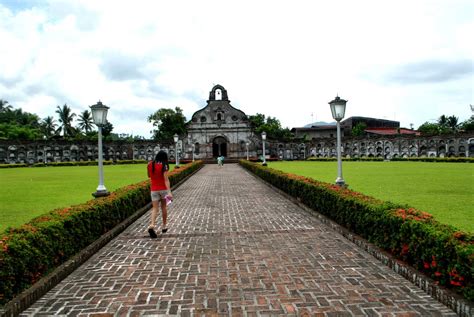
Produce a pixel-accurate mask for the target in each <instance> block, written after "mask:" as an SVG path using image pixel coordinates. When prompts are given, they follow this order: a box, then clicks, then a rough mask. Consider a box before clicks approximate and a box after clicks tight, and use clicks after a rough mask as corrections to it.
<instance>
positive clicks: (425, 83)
mask: <svg viewBox="0 0 474 317" xmlns="http://www.w3.org/2000/svg"><path fill="white" fill-rule="evenodd" d="M27 3H29V4H30V5H29V6H28V5H26V4H25V3H23V4H22V5H21V6H18V4H19V3H18V2H16V1H10V0H7V1H6V2H5V3H3V4H0V43H2V45H1V46H0V98H2V99H6V100H8V101H9V102H10V103H11V104H12V105H14V106H16V107H22V108H23V109H24V110H26V111H30V112H35V113H37V114H38V115H40V116H41V117H46V116H47V115H55V113H54V110H55V108H56V106H57V105H62V104H64V103H67V104H68V105H70V106H71V107H72V108H73V110H74V111H75V112H76V113H79V112H80V111H83V110H84V109H86V108H87V107H88V106H89V105H91V104H93V103H95V102H97V100H99V99H101V100H102V101H103V102H104V103H105V104H107V105H108V106H110V108H111V109H110V112H109V113H110V117H109V118H110V121H111V122H112V123H113V124H114V127H115V132H117V133H122V132H123V133H130V132H131V131H133V133H135V134H141V135H144V136H149V131H150V130H151V125H150V124H148V123H147V122H146V118H147V116H148V115H149V114H151V113H152V112H154V111H156V110H157V109H159V108H161V107H167V108H174V107H176V106H179V107H181V108H182V109H184V113H185V115H186V116H187V118H188V119H189V118H190V116H191V115H192V114H193V113H194V112H195V111H197V110H198V109H200V108H202V107H204V106H205V105H206V103H205V100H207V98H208V93H209V91H210V90H211V88H212V86H213V84H218V83H219V84H222V85H223V86H224V87H225V88H226V89H227V90H228V93H229V98H230V99H231V102H232V105H233V106H234V107H237V108H240V109H241V110H243V111H244V112H246V113H247V114H248V115H252V114H255V113H257V112H258V113H263V114H265V115H269V116H273V117H277V118H278V119H280V121H281V122H282V124H283V125H284V126H288V127H290V128H291V127H295V126H303V125H304V124H306V123H309V122H310V121H311V113H313V118H314V120H315V121H316V120H318V121H331V120H332V119H331V116H330V111H329V106H328V102H329V101H330V100H332V99H333V98H334V97H335V95H336V94H337V93H338V94H339V95H340V96H341V97H343V98H346V99H349V103H348V109H347V116H351V115H352V116H355V115H361V116H374V117H380V118H387V119H396V120H400V121H401V124H402V125H403V126H409V124H410V123H414V124H415V127H416V126H418V125H420V124H422V123H423V122H425V121H427V120H430V119H433V118H437V117H439V116H440V115H441V114H446V115H452V114H454V115H456V116H459V117H460V120H464V119H466V118H468V117H469V116H470V114H471V112H470V110H469V106H468V105H469V104H470V103H471V104H472V103H473V98H472V97H473V88H472V87H473V86H474V85H473V72H474V71H473V66H472V65H473V64H472V63H473V56H474V54H473V53H474V46H473V45H474V44H473V42H472V41H469V40H467V39H468V38H470V35H471V34H472V33H473V31H474V18H473V12H474V4H473V3H472V2H471V1H461V0H456V1H450V2H449V3H448V2H446V1H416V2H413V1H396V2H385V1H384V2H382V1H369V0H362V1H331V2H314V1H309V0H308V1H306V0H300V1H294V2H291V3H290V2H288V1H238V2H222V1H207V0H206V1H179V2H170V1H134V2H133V4H132V3H131V2H119V1H89V0H81V1H74V2H72V1H65V0H50V1H36V0H35V1H30V2H27ZM430 63H431V64H430ZM469 63H470V67H469ZM414 65H415V66H416V65H422V66H423V65H424V66H425V67H426V68H425V69H423V68H422V67H421V68H416V67H415V68H413V66H414ZM443 65H444V66H443ZM446 65H448V66H449V65H451V66H452V65H457V67H447V66H446ZM463 67H464V68H467V69H466V70H464V69H462V68H463ZM460 68H461V69H460ZM414 70H417V71H418V72H417V73H416V72H414ZM425 71H426V73H431V74H432V76H431V77H429V76H426V74H425ZM404 72H405V73H404ZM407 72H408V73H407ZM433 74H434V75H433ZM433 76H434V77H436V80H433V78H434V77H433ZM430 79H431V80H430Z"/></svg>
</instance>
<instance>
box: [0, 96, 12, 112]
mask: <svg viewBox="0 0 474 317" xmlns="http://www.w3.org/2000/svg"><path fill="white" fill-rule="evenodd" d="M12 109H13V107H12V106H11V105H9V104H8V101H6V100H3V99H0V112H7V111H11V110H12Z"/></svg>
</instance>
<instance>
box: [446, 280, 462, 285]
mask: <svg viewBox="0 0 474 317" xmlns="http://www.w3.org/2000/svg"><path fill="white" fill-rule="evenodd" d="M449 283H450V284H451V285H454V286H462V284H461V282H458V281H453V280H451V281H450V282H449Z"/></svg>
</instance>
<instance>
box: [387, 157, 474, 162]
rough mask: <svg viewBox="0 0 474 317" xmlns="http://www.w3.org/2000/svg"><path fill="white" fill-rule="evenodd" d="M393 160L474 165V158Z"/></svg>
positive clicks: (395, 159) (396, 158) (394, 159)
mask: <svg viewBox="0 0 474 317" xmlns="http://www.w3.org/2000/svg"><path fill="white" fill-rule="evenodd" d="M391 160H392V161H407V162H439V163H474V157H408V158H402V157H395V158H392V159H391Z"/></svg>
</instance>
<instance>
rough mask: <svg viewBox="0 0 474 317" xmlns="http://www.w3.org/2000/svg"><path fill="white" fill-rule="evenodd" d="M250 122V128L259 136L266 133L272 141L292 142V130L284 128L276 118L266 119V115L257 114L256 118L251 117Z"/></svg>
mask: <svg viewBox="0 0 474 317" xmlns="http://www.w3.org/2000/svg"><path fill="white" fill-rule="evenodd" d="M249 121H250V126H251V127H252V129H253V130H254V131H255V133H256V134H258V135H260V134H261V133H262V132H263V131H265V132H266V133H267V136H268V137H269V138H272V139H278V140H290V139H291V138H292V134H291V132H290V130H289V129H288V128H282V127H281V123H280V120H278V119H277V118H275V117H268V118H266V119H265V115H264V114H261V113H257V114H256V115H254V116H249Z"/></svg>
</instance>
